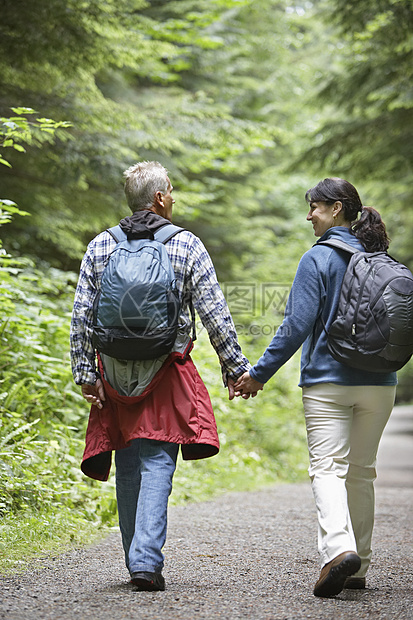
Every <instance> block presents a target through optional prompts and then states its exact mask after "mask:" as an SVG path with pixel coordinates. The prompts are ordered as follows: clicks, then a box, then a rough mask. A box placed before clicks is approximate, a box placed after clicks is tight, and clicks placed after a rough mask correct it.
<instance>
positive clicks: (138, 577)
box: [130, 573, 165, 592]
mask: <svg viewBox="0 0 413 620" xmlns="http://www.w3.org/2000/svg"><path fill="white" fill-rule="evenodd" d="M130 581H131V583H133V585H134V586H136V587H137V588H138V590H146V591H148V592H155V591H158V590H165V579H164V578H163V575H162V574H161V573H132V575H131V580H130Z"/></svg>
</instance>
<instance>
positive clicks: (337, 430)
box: [235, 178, 397, 597]
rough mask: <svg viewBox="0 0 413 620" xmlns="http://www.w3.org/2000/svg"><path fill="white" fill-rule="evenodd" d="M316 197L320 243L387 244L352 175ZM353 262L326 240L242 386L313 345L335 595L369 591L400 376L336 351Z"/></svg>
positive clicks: (312, 254)
mask: <svg viewBox="0 0 413 620" xmlns="http://www.w3.org/2000/svg"><path fill="white" fill-rule="evenodd" d="M306 200H307V202H308V203H309V205H310V210H309V212H308V215H307V221H309V222H311V224H312V225H313V228H314V234H315V236H316V237H320V239H319V241H324V240H326V239H341V240H342V241H345V242H346V243H348V244H350V245H352V246H354V247H356V248H358V249H359V250H365V251H367V252H374V251H379V250H387V248H388V246H389V240H388V237H387V234H386V229H385V226H384V224H383V222H382V220H381V217H380V215H379V214H378V213H377V211H375V210H374V209H372V208H371V207H363V206H362V203H361V200H360V197H359V195H358V193H357V190H356V188H355V187H353V185H351V184H350V183H348V182H347V181H345V180H344V179H339V178H328V179H324V180H323V181H320V183H318V184H317V185H316V186H315V187H313V188H312V189H309V190H308V191H307V193H306ZM359 213H361V215H360V217H359V219H357V217H358V214H359ZM348 260H349V256H348V254H347V253H346V252H344V251H342V250H337V249H336V248H331V247H329V246H326V245H319V242H317V244H315V246H313V247H312V248H311V249H310V250H309V251H308V252H306V253H305V254H304V256H303V257H302V259H301V261H300V263H299V265H298V269H297V273H296V276H295V279H294V283H293V286H292V289H291V292H290V295H289V299H288V302H287V307H286V312H285V316H284V321H283V323H282V325H281V327H280V328H279V330H278V331H277V333H276V335H275V336H274V338H273V339H272V341H271V343H270V345H269V346H268V348H267V349H266V351H265V352H264V354H263V355H262V357H261V358H260V359H259V360H258V362H257V364H255V366H253V367H252V368H251V369H250V371H249V372H246V373H245V374H244V375H242V377H240V379H239V380H238V381H237V383H236V384H235V390H236V395H237V396H239V395H242V396H243V397H244V398H248V397H249V395H254V393H256V392H257V391H258V390H261V389H262V387H263V385H264V383H266V382H267V381H268V380H269V379H270V378H271V377H272V376H273V375H274V373H276V372H277V370H278V369H279V368H280V367H281V366H282V365H283V364H284V363H285V362H286V361H287V360H288V359H289V358H290V357H291V356H292V355H293V354H294V353H295V352H296V351H297V349H298V348H299V347H300V346H301V345H303V348H302V355H301V378H300V386H301V387H302V394H303V405H304V412H305V420H306V428H307V440H308V449H309V457H310V466H309V474H310V478H311V483H312V489H313V494H314V499H315V503H316V508H317V515H318V548H319V553H320V557H321V566H322V569H321V574H320V577H319V579H318V581H317V583H316V584H315V587H314V594H315V596H327V597H328V596H335V595H336V594H338V593H339V592H341V591H342V590H343V588H357V589H361V588H365V583H366V579H365V577H366V572H367V569H368V567H369V564H370V559H371V537H372V530H373V522H374V488H373V482H374V480H375V478H376V469H375V464H376V456H377V449H378V445H379V441H380V438H381V435H382V433H383V430H384V427H385V425H386V423H387V420H388V418H389V416H390V413H391V411H392V408H393V404H394V397H395V391H396V387H395V386H396V383H397V377H396V373H394V372H390V373H372V372H368V371H362V370H356V369H354V368H350V367H349V366H345V365H343V364H341V363H340V362H338V361H336V360H335V359H334V358H333V357H332V356H331V355H330V353H329V352H328V349H327V339H326V330H328V328H329V326H330V325H331V322H332V320H333V318H334V315H335V312H336V308H337V304H338V298H339V294H340V288H341V284H342V281H343V277H344V273H345V270H346V267H347V263H348ZM324 326H325V328H324ZM350 576H352V577H350Z"/></svg>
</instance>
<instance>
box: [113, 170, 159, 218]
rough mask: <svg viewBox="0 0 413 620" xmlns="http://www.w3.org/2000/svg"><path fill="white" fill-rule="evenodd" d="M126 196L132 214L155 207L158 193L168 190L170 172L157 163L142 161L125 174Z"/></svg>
mask: <svg viewBox="0 0 413 620" xmlns="http://www.w3.org/2000/svg"><path fill="white" fill-rule="evenodd" d="M123 176H124V177H125V195H126V200H127V201H128V205H129V207H130V209H131V211H132V212H134V211H141V210H142V209H148V208H150V207H151V206H152V205H153V201H154V198H155V194H156V192H162V194H165V193H166V192H167V190H168V171H167V170H166V168H164V167H163V166H162V164H160V163H159V162H157V161H142V162H139V163H138V164H134V165H133V166H131V167H130V168H128V169H127V170H125V172H124V173H123Z"/></svg>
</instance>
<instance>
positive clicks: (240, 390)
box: [228, 372, 264, 400]
mask: <svg viewBox="0 0 413 620" xmlns="http://www.w3.org/2000/svg"><path fill="white" fill-rule="evenodd" d="M232 383H233V385H232V390H233V393H234V395H235V396H242V398H245V399H247V398H249V397H250V396H251V397H252V398H254V396H256V395H257V393H258V391H259V390H262V389H263V387H264V384H263V383H260V382H259V381H256V380H255V379H253V378H252V377H251V376H250V373H249V372H244V374H243V375H241V377H238V379H237V381H236V382H235V384H234V382H232ZM228 390H229V391H230V396H229V399H230V400H232V398H234V396H233V397H232V398H231V390H230V386H229V383H228Z"/></svg>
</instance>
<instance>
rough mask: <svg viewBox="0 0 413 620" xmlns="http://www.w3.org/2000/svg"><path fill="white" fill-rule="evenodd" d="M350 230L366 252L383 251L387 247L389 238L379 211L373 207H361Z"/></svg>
mask: <svg viewBox="0 0 413 620" xmlns="http://www.w3.org/2000/svg"><path fill="white" fill-rule="evenodd" d="M351 231H352V232H353V234H354V235H355V236H356V237H357V239H358V240H359V241H360V242H361V243H362V245H363V246H364V248H365V250H366V252H383V251H386V250H387V248H388V247H389V242H390V240H389V238H388V236H387V232H386V227H385V225H384V222H383V220H382V219H381V216H380V213H379V212H378V211H376V209H373V207H363V209H362V211H361V215H360V218H359V219H358V220H357V221H355V222H354V223H353V224H352V225H351Z"/></svg>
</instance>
